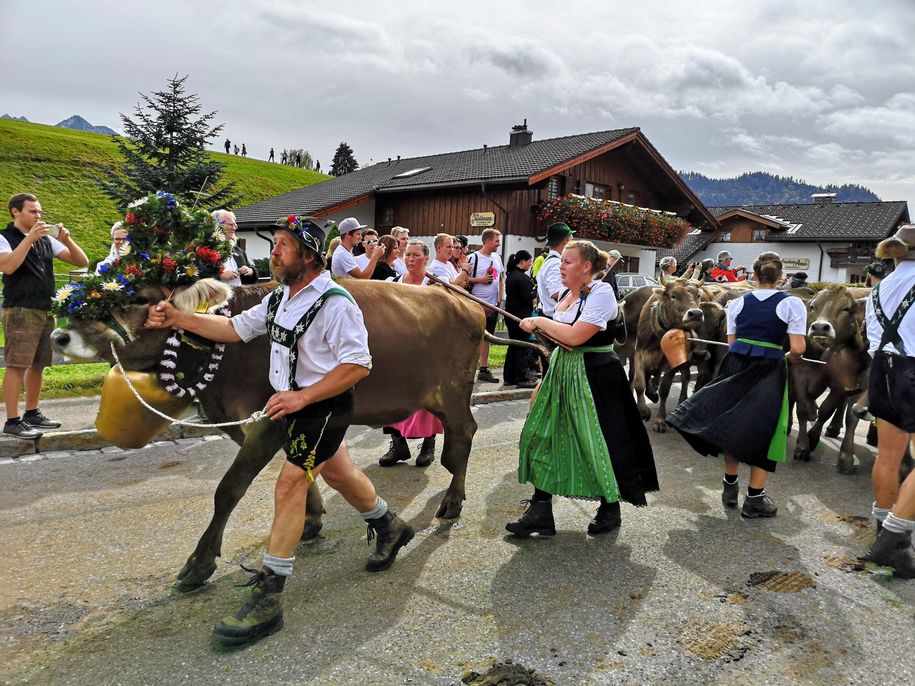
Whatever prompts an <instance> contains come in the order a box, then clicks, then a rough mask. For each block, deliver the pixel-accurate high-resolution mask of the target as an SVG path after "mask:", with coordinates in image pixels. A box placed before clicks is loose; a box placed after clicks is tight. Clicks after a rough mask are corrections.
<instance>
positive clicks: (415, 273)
mask: <svg viewBox="0 0 915 686" xmlns="http://www.w3.org/2000/svg"><path fill="white" fill-rule="evenodd" d="M404 260H405V261H406V264H407V271H406V273H404V274H401V275H400V276H394V277H391V278H390V279H388V281H393V282H394V283H405V284H408V285H411V286H428V285H429V284H430V283H432V282H431V281H429V279H428V278H426V265H427V264H428V262H429V246H428V245H426V244H425V243H423V242H422V241H421V240H419V239H417V238H414V239H413V240H411V241H410V242H409V243H407V250H406V252H405V253H404ZM444 432H445V428H444V426H443V425H442V420H440V419H439V418H438V417H436V416H435V415H434V414H432V413H431V412H429V410H417V411H416V412H414V413H413V414H411V415H410V416H409V417H407V418H406V419H404V420H403V421H402V422H397V423H396V424H392V425H391V426H386V427H385V428H384V433H386V434H390V436H391V445H390V447H389V448H388V452H386V453H385V454H384V455H383V456H382V457H381V458H380V459H379V460H378V464H379V465H380V466H382V467H391V466H393V465H395V464H397V463H398V462H403V461H406V460H409V459H410V458H411V457H412V455H410V447H409V446H408V445H407V439H408V438H421V439H423V444H422V447H420V449H419V455H417V456H416V466H417V467H428V466H429V465H430V464H432V462H433V461H434V460H435V436H436V435H437V434H441V433H444Z"/></svg>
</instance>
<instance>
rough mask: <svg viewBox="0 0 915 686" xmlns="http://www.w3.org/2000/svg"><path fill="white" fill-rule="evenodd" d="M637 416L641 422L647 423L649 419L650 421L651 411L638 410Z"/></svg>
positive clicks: (646, 409)
mask: <svg viewBox="0 0 915 686" xmlns="http://www.w3.org/2000/svg"><path fill="white" fill-rule="evenodd" d="M639 416H640V417H641V418H642V421H643V422H647V421H648V420H649V419H651V410H649V409H648V408H647V407H646V408H645V409H644V410H642V409H639Z"/></svg>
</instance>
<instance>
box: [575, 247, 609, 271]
mask: <svg viewBox="0 0 915 686" xmlns="http://www.w3.org/2000/svg"><path fill="white" fill-rule="evenodd" d="M565 249H566V250H577V251H578V254H579V256H581V261H582V262H590V263H591V273H592V274H599V273H600V272H602V271H605V270H606V269H607V264H608V263H609V261H610V255H609V254H608V253H606V252H604V251H603V250H599V249H598V248H597V246H596V245H594V243H592V242H591V241H569V242H568V243H567V244H566V247H565Z"/></svg>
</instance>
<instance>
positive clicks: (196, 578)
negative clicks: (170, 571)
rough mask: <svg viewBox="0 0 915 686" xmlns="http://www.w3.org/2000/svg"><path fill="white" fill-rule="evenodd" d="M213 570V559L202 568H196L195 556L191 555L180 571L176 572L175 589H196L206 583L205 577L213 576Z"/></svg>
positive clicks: (183, 591)
mask: <svg viewBox="0 0 915 686" xmlns="http://www.w3.org/2000/svg"><path fill="white" fill-rule="evenodd" d="M215 571H216V562H215V561H214V562H211V563H210V564H209V565H207V566H206V567H205V568H204V569H198V568H197V560H196V556H195V555H191V557H190V559H188V561H187V562H185V563H184V567H182V568H181V571H180V572H178V580H177V581H176V582H175V590H176V591H178V592H179V593H190V592H191V591H196V590H197V589H199V588H201V587H203V586H204V585H205V584H206V582H207V579H209V578H210V577H211V576H213V572H215Z"/></svg>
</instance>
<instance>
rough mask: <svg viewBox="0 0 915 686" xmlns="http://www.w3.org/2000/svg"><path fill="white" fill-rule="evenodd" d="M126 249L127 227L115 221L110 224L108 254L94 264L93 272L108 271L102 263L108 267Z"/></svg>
mask: <svg viewBox="0 0 915 686" xmlns="http://www.w3.org/2000/svg"><path fill="white" fill-rule="evenodd" d="M126 251H127V229H125V228H124V223H123V222H115V223H114V224H112V225H111V249H110V250H109V251H108V256H107V257H106V258H105V259H104V260H102V261H101V262H99V263H98V264H97V265H95V273H96V274H101V273H103V272H106V271H108V270H107V269H105V267H104V265H108V268H109V269H110V268H111V265H112V264H113V263H114V261H115V260H116V259H118V258H119V257H120V256H121V255H123V254H124V253H125V252H126Z"/></svg>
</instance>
